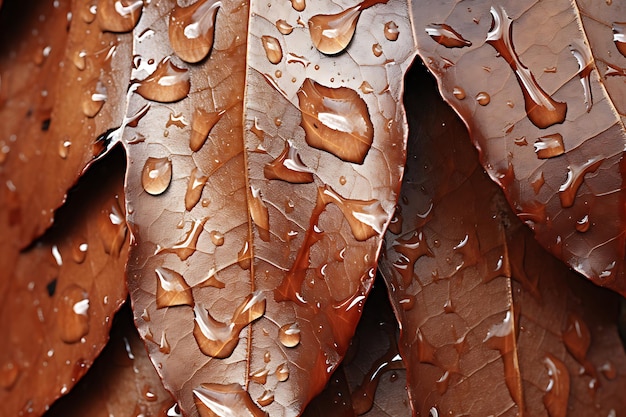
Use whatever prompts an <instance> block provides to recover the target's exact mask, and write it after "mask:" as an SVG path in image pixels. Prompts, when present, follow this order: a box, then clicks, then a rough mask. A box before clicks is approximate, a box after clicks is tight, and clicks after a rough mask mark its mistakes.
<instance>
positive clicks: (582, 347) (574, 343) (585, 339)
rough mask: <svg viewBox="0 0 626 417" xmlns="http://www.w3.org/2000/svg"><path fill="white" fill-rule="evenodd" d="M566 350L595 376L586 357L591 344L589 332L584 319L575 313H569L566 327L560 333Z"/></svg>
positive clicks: (592, 367)
mask: <svg viewBox="0 0 626 417" xmlns="http://www.w3.org/2000/svg"><path fill="white" fill-rule="evenodd" d="M561 338H562V339H563V344H565V347H566V348H567V351H568V352H569V353H570V354H571V355H572V356H573V357H574V359H576V360H577V361H578V363H580V364H581V365H582V366H583V367H584V368H585V371H586V372H587V373H588V374H589V375H591V376H595V374H596V372H595V368H594V366H593V364H592V363H591V362H589V360H588V359H587V352H588V351H589V346H591V332H590V331H589V328H588V327H587V325H586V324H585V322H584V320H583V319H582V318H581V317H580V316H579V315H578V314H576V313H569V315H568V317H567V327H566V329H565V331H563V334H562V335H561Z"/></svg>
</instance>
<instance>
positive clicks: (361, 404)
mask: <svg viewBox="0 0 626 417" xmlns="http://www.w3.org/2000/svg"><path fill="white" fill-rule="evenodd" d="M394 369H404V363H403V362H402V357H401V356H400V355H399V354H398V353H397V348H396V347H395V346H393V345H392V346H391V347H390V348H389V350H388V351H387V352H385V353H384V355H383V356H382V357H380V358H378V359H376V361H374V363H373V364H372V365H371V367H370V369H369V370H368V371H367V374H366V375H364V376H363V380H362V381H361V384H360V385H359V386H358V387H357V388H356V389H355V390H354V391H353V392H352V395H351V397H352V405H353V408H354V412H355V413H356V415H359V416H360V415H363V414H366V413H367V412H368V411H370V410H371V409H372V406H373V404H374V396H375V394H376V389H377V388H378V384H379V382H380V378H381V377H382V375H383V374H384V373H386V372H388V371H391V370H394Z"/></svg>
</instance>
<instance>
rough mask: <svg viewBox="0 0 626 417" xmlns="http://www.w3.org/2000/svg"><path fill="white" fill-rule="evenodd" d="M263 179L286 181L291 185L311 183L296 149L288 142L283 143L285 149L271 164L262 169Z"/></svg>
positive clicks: (311, 174) (311, 180)
mask: <svg viewBox="0 0 626 417" xmlns="http://www.w3.org/2000/svg"><path fill="white" fill-rule="evenodd" d="M263 173H264V174H265V178H267V179H270V180H273V179H277V180H283V181H288V182H291V183H293V184H306V183H311V182H313V171H311V170H310V169H309V168H308V167H307V166H306V165H304V163H303V162H302V159H301V158H300V155H299V154H298V149H296V147H294V146H293V144H292V143H291V142H290V141H285V149H284V150H283V152H282V153H281V154H280V155H279V156H278V157H277V158H276V159H274V160H273V161H272V162H270V163H268V164H266V165H265V167H264V169H263Z"/></svg>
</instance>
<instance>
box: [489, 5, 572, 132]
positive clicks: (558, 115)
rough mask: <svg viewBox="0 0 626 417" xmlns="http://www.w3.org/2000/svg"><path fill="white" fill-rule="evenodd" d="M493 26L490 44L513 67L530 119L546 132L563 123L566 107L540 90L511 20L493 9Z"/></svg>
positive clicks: (502, 10)
mask: <svg viewBox="0 0 626 417" xmlns="http://www.w3.org/2000/svg"><path fill="white" fill-rule="evenodd" d="M491 17H492V19H493V25H492V28H491V30H490V31H489V33H487V43H488V44H490V45H491V46H493V48H494V49H495V50H496V51H497V52H498V54H499V56H501V57H502V58H503V59H504V60H505V61H506V62H507V63H508V64H509V66H510V67H511V69H512V70H513V72H514V73H515V77H516V78H517V81H518V83H519V85H520V87H521V89H522V93H523V95H524V106H525V109H526V114H527V116H528V119H529V120H530V121H531V122H532V123H533V124H534V125H535V126H537V127H539V128H541V129H545V128H547V127H549V126H552V125H554V124H557V123H563V121H564V120H565V114H566V113H567V104H566V103H560V102H558V101H555V100H554V99H552V97H550V96H549V95H548V94H546V92H545V91H543V90H542V89H541V87H540V86H539V84H537V81H536V80H535V76H534V75H533V74H532V73H531V72H530V70H529V69H528V68H526V67H525V66H524V64H522V63H521V62H520V60H519V57H518V56H517V53H516V52H515V48H514V47H513V38H512V30H511V19H510V18H509V16H508V15H507V14H506V12H505V10H504V9H503V8H502V7H498V8H496V7H492V8H491Z"/></svg>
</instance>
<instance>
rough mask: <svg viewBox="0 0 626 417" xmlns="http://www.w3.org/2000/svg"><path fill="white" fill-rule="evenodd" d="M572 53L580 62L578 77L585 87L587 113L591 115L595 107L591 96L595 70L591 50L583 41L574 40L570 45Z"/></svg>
mask: <svg viewBox="0 0 626 417" xmlns="http://www.w3.org/2000/svg"><path fill="white" fill-rule="evenodd" d="M570 51H571V52H572V55H574V58H576V61H577V62H578V76H579V77H580V83H581V84H582V86H583V94H584V97H585V107H586V109H587V113H589V112H590V111H591V107H592V106H593V97H592V95H591V71H593V69H594V68H595V65H594V62H593V58H592V57H591V52H590V48H589V47H588V46H586V45H585V44H584V43H583V42H582V41H580V40H578V39H574V41H573V43H572V45H570Z"/></svg>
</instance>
